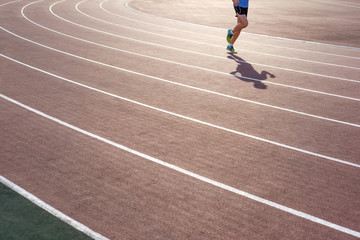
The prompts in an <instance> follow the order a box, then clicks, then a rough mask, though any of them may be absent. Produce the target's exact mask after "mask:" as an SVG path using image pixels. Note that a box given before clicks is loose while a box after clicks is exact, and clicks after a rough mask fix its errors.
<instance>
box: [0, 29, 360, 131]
mask: <svg viewBox="0 0 360 240" xmlns="http://www.w3.org/2000/svg"><path fill="white" fill-rule="evenodd" d="M0 28H2V27H1V26H0ZM2 29H3V28H2ZM3 30H4V31H7V32H9V31H8V30H6V29H3ZM9 33H10V34H13V35H14V33H11V32H9ZM15 36H17V37H19V38H21V39H23V40H26V41H29V42H31V43H34V44H37V45H39V46H41V47H44V48H48V49H51V50H54V51H57V52H60V53H64V54H67V55H69V56H72V57H76V58H79V59H82V60H85V61H89V62H92V63H96V64H99V65H103V66H106V67H110V68H113V69H116V70H120V71H125V72H128V73H131V74H135V75H139V76H143V77H147V78H151V79H154V80H158V81H162V82H166V83H170V84H174V85H178V86H182V87H187V88H191V89H195V90H198V91H202V92H207V93H211V94H215V95H219V96H223V97H227V98H231V99H235V100H239V101H244V102H248V103H254V104H258V105H261V106H265V107H271V108H274V109H277V110H283V111H287V112H291V113H296V114H301V115H305V116H309V117H314V118H318V119H322V120H327V121H331V122H336V123H341V124H346V125H350V126H354V127H359V125H358V124H355V123H349V122H345V121H340V120H335V119H331V118H326V117H322V116H318V115H314V114H308V113H304V112H300V111H295V110H291V109H286V108H282V107H278V106H273V105H270V104H265V103H260V102H256V101H251V100H248V99H244V98H239V97H234V96H231V95H226V94H222V93H218V92H215V91H211V90H206V89H202V88H197V87H194V86H190V85H186V84H181V83H177V82H173V81H170V80H166V79H163V78H158V77H154V76H151V75H146V74H142V73H139V72H134V71H131V70H127V69H124V68H119V67H116V66H112V65H108V64H104V63H100V62H97V61H94V60H91V59H86V58H83V57H80V56H77V55H73V54H70V53H65V52H63V51H61V50H57V49H54V48H51V47H48V46H45V45H42V44H40V43H36V42H33V41H31V40H29V39H26V38H23V37H21V36H18V35H16V34H15ZM358 101H359V100H358Z"/></svg>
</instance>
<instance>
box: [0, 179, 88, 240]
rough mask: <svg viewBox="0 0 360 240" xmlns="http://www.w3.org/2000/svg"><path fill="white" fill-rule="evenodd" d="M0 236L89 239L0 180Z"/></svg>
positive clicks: (5, 237)
mask: <svg viewBox="0 0 360 240" xmlns="http://www.w3.org/2000/svg"><path fill="white" fill-rule="evenodd" d="M0 239H1V240H3V239H4V240H5V239H6V240H12V239H16V240H18V239H21V240H23V239H24V240H30V239H34V240H35V239H36V240H40V239H62V240H67V239H71V240H73V239H86V240H88V239H92V238H90V237H88V236H87V235H85V234H84V233H82V232H80V231H78V230H76V229H74V228H73V227H71V226H70V225H68V224H67V223H65V222H63V221H61V220H60V219H58V218H56V217H54V216H53V215H52V214H50V213H48V212H47V211H45V210H44V209H42V208H40V207H38V206H37V205H35V204H33V203H32V202H31V201H29V200H27V199H26V198H24V197H23V196H21V195H19V194H17V193H16V192H14V191H13V190H11V189H10V188H8V187H7V186H5V185H3V184H1V183H0Z"/></svg>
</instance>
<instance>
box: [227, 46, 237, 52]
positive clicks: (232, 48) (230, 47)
mask: <svg viewBox="0 0 360 240" xmlns="http://www.w3.org/2000/svg"><path fill="white" fill-rule="evenodd" d="M226 50H229V51H230V52H232V53H237V51H235V49H234V46H233V45H230V44H229V45H228V46H227V48H226Z"/></svg>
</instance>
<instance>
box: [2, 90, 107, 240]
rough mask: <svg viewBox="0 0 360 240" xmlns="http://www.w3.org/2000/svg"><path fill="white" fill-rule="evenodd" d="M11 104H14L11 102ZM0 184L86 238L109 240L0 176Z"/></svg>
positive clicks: (8, 99)
mask: <svg viewBox="0 0 360 240" xmlns="http://www.w3.org/2000/svg"><path fill="white" fill-rule="evenodd" d="M0 97H2V98H3V99H5V100H7V101H10V102H12V101H11V100H10V98H7V97H6V96H4V95H2V94H0ZM13 103H16V102H13ZM17 105H18V104H17ZM19 106H21V105H19ZM0 182H1V183H2V184H4V185H5V186H7V187H9V188H10V189H12V190H13V191H15V192H17V193H18V194H20V195H21V196H23V197H24V198H26V199H28V200H30V201H31V202H32V203H34V204H35V205H37V206H39V207H40V208H42V209H44V210H45V211H47V212H49V213H50V214H52V215H53V216H55V217H57V218H58V219H60V220H62V221H63V222H65V223H67V224H69V225H70V226H72V227H73V228H75V229H76V230H78V231H80V232H82V233H84V234H86V235H87V236H89V237H91V238H93V239H96V240H109V239H108V238H106V237H104V236H102V235H101V234H99V233H97V232H95V231H93V230H91V229H90V228H88V227H87V226H85V225H84V224H82V223H79V222H78V221H76V220H74V219H72V218H70V217H69V216H67V215H65V214H64V213H62V212H60V211H59V210H57V209H55V208H54V207H52V206H50V205H49V204H47V203H45V202H44V201H42V200H40V199H39V198H37V197H35V196H34V195H33V194H31V193H29V192H28V191H26V190H25V189H23V188H21V187H20V186H18V185H16V184H15V183H13V182H11V181H10V180H8V179H7V178H5V177H3V176H2V175H0Z"/></svg>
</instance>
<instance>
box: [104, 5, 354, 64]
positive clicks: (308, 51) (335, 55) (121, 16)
mask: <svg viewBox="0 0 360 240" xmlns="http://www.w3.org/2000/svg"><path fill="white" fill-rule="evenodd" d="M106 2H109V0H105V1H103V2H101V3H100V8H101V9H102V10H103V11H105V12H107V13H109V14H111V15H114V16H117V17H120V18H123V19H127V20H130V21H134V22H139V23H141V24H147V25H151V26H155V27H160V28H166V29H169V30H171V31H181V32H185V33H190V34H196V35H203V36H207V37H211V38H217V39H222V40H224V37H218V36H217V35H210V34H206V33H202V32H194V31H189V30H184V29H180V28H175V27H169V26H164V25H160V24H155V23H150V22H146V21H141V20H138V19H134V18H130V17H125V16H123V15H120V14H116V13H113V12H111V11H109V10H107V9H105V8H104V7H103V4H104V3H106ZM241 42H247V43H250V44H254V45H261V46H267V47H271V48H280V49H288V50H292V51H298V52H307V53H311V54H314V53H315V54H323V55H327V56H334V57H343V58H351V59H360V57H353V56H347V55H340V54H333V53H326V52H319V51H313V50H306V49H300V48H292V47H285V46H281V45H271V44H266V43H259V42H254V41H248V40H241Z"/></svg>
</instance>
